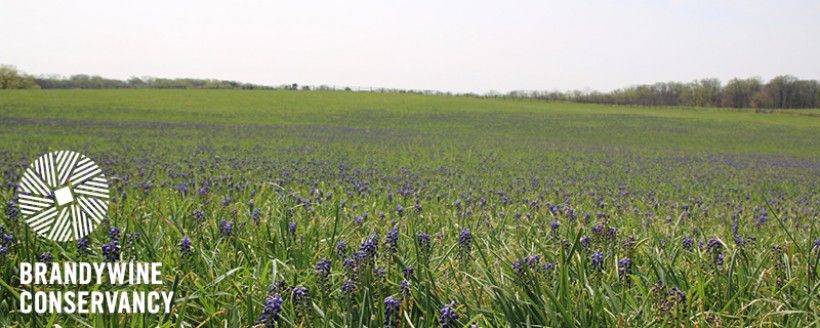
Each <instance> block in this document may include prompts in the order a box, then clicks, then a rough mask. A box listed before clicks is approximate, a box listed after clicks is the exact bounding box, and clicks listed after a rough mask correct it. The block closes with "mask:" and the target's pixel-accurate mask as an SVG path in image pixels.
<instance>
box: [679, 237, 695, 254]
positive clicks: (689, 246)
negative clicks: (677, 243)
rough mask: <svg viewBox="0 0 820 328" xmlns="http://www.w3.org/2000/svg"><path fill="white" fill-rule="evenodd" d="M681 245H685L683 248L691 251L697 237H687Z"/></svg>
mask: <svg viewBox="0 0 820 328" xmlns="http://www.w3.org/2000/svg"><path fill="white" fill-rule="evenodd" d="M681 245H682V246H683V249H685V250H687V251H691V250H692V247H694V246H695V239H693V238H692V237H685V238H683V241H682V242H681Z"/></svg>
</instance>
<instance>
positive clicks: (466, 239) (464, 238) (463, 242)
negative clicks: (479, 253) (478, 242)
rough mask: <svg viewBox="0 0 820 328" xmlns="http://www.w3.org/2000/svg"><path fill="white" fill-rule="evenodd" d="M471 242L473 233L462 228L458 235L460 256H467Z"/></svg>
mask: <svg viewBox="0 0 820 328" xmlns="http://www.w3.org/2000/svg"><path fill="white" fill-rule="evenodd" d="M472 242H473V233H472V232H470V229H467V228H464V229H461V233H460V234H459V235H458V246H459V247H460V248H461V252H462V254H469V253H470V248H471V246H472Z"/></svg>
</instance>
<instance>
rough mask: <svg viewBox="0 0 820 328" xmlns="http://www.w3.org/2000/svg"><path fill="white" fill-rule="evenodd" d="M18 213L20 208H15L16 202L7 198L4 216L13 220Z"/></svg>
mask: <svg viewBox="0 0 820 328" xmlns="http://www.w3.org/2000/svg"><path fill="white" fill-rule="evenodd" d="M19 215H20V210H19V209H18V208H17V204H16V203H15V202H14V201H13V200H9V201H8V202H6V217H8V218H9V220H11V221H14V220H16V219H17V217H18V216H19Z"/></svg>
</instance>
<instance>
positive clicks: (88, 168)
mask: <svg viewBox="0 0 820 328" xmlns="http://www.w3.org/2000/svg"><path fill="white" fill-rule="evenodd" d="M17 198H18V199H19V204H20V212H21V213H22V214H23V219H25V221H26V224H28V226H29V227H30V228H31V229H32V230H34V231H36V232H37V234H39V235H40V236H43V237H45V238H48V239H51V240H54V241H69V240H77V239H80V238H83V237H85V236H86V235H88V234H89V233H91V231H92V230H94V227H96V226H97V225H98V224H99V223H100V221H102V220H103V219H104V218H105V217H106V214H107V212H108V181H107V180H106V179H105V175H104V174H103V173H102V171H101V170H100V168H99V166H97V163H94V161H92V160H91V159H89V158H88V157H86V156H85V155H82V154H79V153H75V152H73V151H56V152H50V153H47V154H45V155H43V156H40V158H38V159H37V160H35V161H34V163H31V165H30V166H29V167H28V169H26V172H25V173H24V174H23V178H22V179H21V180H20V184H19V186H18V187H17Z"/></svg>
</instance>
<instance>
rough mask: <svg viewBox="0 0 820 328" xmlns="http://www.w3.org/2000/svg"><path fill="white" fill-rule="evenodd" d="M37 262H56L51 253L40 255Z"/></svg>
mask: <svg viewBox="0 0 820 328" xmlns="http://www.w3.org/2000/svg"><path fill="white" fill-rule="evenodd" d="M37 261H38V262H44V263H51V261H54V257H53V256H51V253H50V252H45V253H43V254H40V256H38V257H37Z"/></svg>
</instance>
